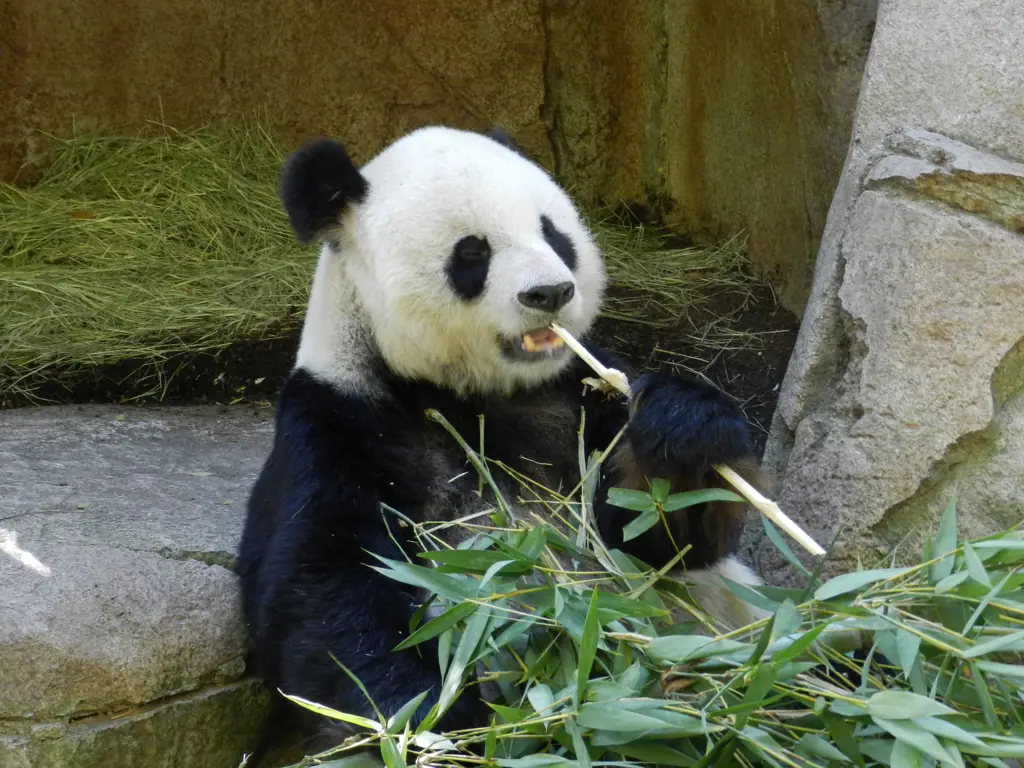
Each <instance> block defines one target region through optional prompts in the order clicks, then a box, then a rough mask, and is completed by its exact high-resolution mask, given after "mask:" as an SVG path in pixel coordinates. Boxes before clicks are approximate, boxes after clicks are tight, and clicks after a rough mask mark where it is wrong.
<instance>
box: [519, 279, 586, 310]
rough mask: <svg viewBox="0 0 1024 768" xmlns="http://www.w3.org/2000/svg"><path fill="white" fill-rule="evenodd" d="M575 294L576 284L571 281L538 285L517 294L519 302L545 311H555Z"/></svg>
mask: <svg viewBox="0 0 1024 768" xmlns="http://www.w3.org/2000/svg"><path fill="white" fill-rule="evenodd" d="M574 295H576V286H575V285H573V284H572V283H558V284H557V285H538V286H535V287H533V288H531V289H530V290H528V291H523V292H522V293H520V294H519V303H520V304H522V305H523V306H524V307H529V308H530V309H541V310H544V311H545V312H557V311H558V310H560V309H561V308H562V307H564V306H565V305H566V304H568V303H569V302H570V301H572V297H573V296H574Z"/></svg>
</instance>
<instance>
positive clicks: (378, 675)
mask: <svg viewBox="0 0 1024 768" xmlns="http://www.w3.org/2000/svg"><path fill="white" fill-rule="evenodd" d="M592 351H593V352H594V354H595V355H596V356H597V357H598V359H600V360H601V361H602V362H603V363H605V364H606V365H611V366H614V367H617V368H619V369H620V370H628V369H626V368H625V366H623V365H622V363H621V361H618V360H615V359H613V358H612V357H611V356H610V355H608V354H606V353H604V352H602V351H600V350H592ZM376 375H377V378H378V383H379V384H380V385H381V387H382V390H383V393H382V394H381V395H379V396H376V397H375V398H373V399H371V398H369V397H365V396H361V395H357V394H345V393H342V392H338V391H336V390H334V389H332V388H331V387H330V386H329V385H327V384H324V383H322V382H319V381H317V380H316V379H315V378H313V377H312V376H311V375H310V374H308V373H306V372H304V371H302V370H297V371H296V372H294V373H293V374H292V375H291V377H290V378H289V380H288V382H287V383H286V384H285V387H284V389H283V391H282V393H281V396H280V398H279V401H278V406H277V408H278V411H277V421H276V436H275V440H274V444H273V448H272V452H271V454H270V457H269V459H268V460H267V462H266V464H265V466H264V467H263V470H262V472H261V474H260V477H259V479H258V480H257V482H256V484H255V487H254V488H253V492H252V495H251V498H250V500H249V508H248V518H247V521H246V526H245V531H244V534H243V537H242V542H241V547H240V555H239V559H238V573H239V575H240V577H241V583H242V592H243V605H244V610H245V614H246V617H247V619H248V626H249V632H250V637H251V642H252V659H253V664H254V667H255V671H256V673H257V674H258V675H259V676H261V677H262V678H263V679H264V680H265V681H266V683H267V684H268V685H269V686H270V687H271V689H278V688H280V689H281V690H282V691H284V692H286V693H290V694H294V695H298V696H301V697H303V698H306V699H311V700H313V701H316V702H318V703H321V704H324V705H327V706H331V707H335V708H340V709H342V710H345V711H348V712H355V713H363V714H366V715H370V713H371V710H370V707H369V705H368V703H367V702H366V701H365V700H364V698H363V696H362V694H361V693H360V692H359V691H358V689H357V688H356V687H355V686H354V685H352V684H351V682H350V681H349V679H348V678H347V677H346V675H345V673H344V672H343V671H342V670H341V669H339V668H338V667H337V665H336V664H335V662H334V661H333V660H332V659H331V657H330V653H333V654H334V655H335V656H336V657H337V659H338V661H340V662H341V663H342V664H344V665H345V666H346V667H348V668H349V669H350V670H351V671H352V672H353V673H355V674H356V675H357V676H358V677H359V678H360V679H361V680H362V682H363V683H364V684H365V685H366V686H367V688H368V690H369V692H370V694H371V695H372V696H373V698H374V700H375V701H376V703H377V705H378V706H379V707H380V709H381V711H382V712H383V713H384V714H385V716H390V715H392V714H394V712H395V711H396V710H397V709H398V708H399V707H401V706H402V705H404V704H405V703H406V702H407V701H408V700H410V699H411V698H413V697H414V696H416V695H418V694H420V693H422V692H423V691H425V690H429V691H430V693H429V694H428V696H427V699H426V700H425V702H424V704H423V708H422V709H421V711H420V712H419V713H418V714H417V716H416V719H415V720H414V723H416V722H418V721H419V719H421V718H422V716H423V715H425V714H426V711H427V710H428V709H429V707H430V706H432V705H433V703H435V702H436V701H437V696H438V694H439V691H440V684H441V679H440V675H439V671H438V669H437V661H436V658H437V656H436V647H435V646H434V645H433V644H431V643H426V644H424V645H423V646H420V647H419V648H414V649H410V650H407V651H403V652H398V653H395V652H393V651H392V648H394V646H395V645H396V644H398V643H399V642H400V641H401V640H402V639H403V638H404V637H405V636H406V633H407V631H408V625H409V620H410V617H411V614H412V612H413V610H414V609H415V603H416V596H415V595H414V593H413V592H412V591H411V590H408V589H406V588H405V587H403V586H402V585H401V584H399V583H397V582H394V581H392V580H390V579H388V578H387V577H385V576H383V575H381V574H379V573H377V572H375V571H373V570H371V569H370V568H369V567H368V566H369V565H370V564H371V563H376V562H377V561H375V560H374V559H373V558H372V557H371V556H370V555H369V554H368V553H367V552H368V551H369V552H375V553H378V554H380V555H383V556H386V557H392V558H397V557H400V556H401V553H400V552H399V551H398V549H397V547H396V544H395V543H394V542H393V541H392V539H391V538H390V537H389V536H388V533H387V530H386V528H385V523H384V519H385V518H384V517H383V514H382V511H381V509H380V504H381V503H382V502H383V503H386V504H387V505H389V506H391V507H394V508H397V509H399V510H401V511H402V512H403V513H405V514H407V515H409V516H411V517H413V518H421V519H422V517H423V516H424V515H426V514H429V512H430V510H429V509H427V508H426V505H427V504H429V503H430V502H429V498H430V492H429V491H428V489H429V488H430V487H431V481H432V480H435V478H433V477H432V476H431V475H432V472H433V467H435V465H434V464H432V463H431V461H430V458H431V456H432V455H434V456H436V454H437V452H439V451H440V452H442V453H444V454H445V456H444V458H445V460H446V461H450V462H453V463H455V464H456V465H457V466H459V467H461V468H464V469H465V470H467V472H466V474H465V476H464V477H462V478H461V479H460V480H457V481H456V482H457V483H459V485H457V486H456V491H455V492H456V494H457V495H459V496H460V497H461V498H464V499H471V498H473V494H474V491H475V489H476V482H477V481H476V476H475V474H474V473H473V472H472V470H471V468H470V466H469V465H468V464H467V463H466V461H465V457H464V455H463V454H462V452H461V450H460V449H459V448H458V446H457V445H456V444H455V443H454V441H451V440H450V439H448V438H447V436H446V435H444V434H443V433H442V432H439V430H441V427H440V426H439V425H437V424H434V423H433V422H429V421H428V420H427V419H426V418H425V416H424V409H426V408H436V409H437V410H439V411H440V412H441V413H442V414H443V415H444V416H445V417H446V418H447V419H448V420H449V421H450V422H451V423H452V424H453V425H454V426H455V428H456V429H457V430H458V431H459V432H460V433H461V434H463V435H466V436H470V435H476V434H477V429H478V414H481V413H482V414H485V425H486V453H487V455H488V457H490V458H493V459H495V460H497V461H501V462H504V463H506V464H507V465H509V466H511V467H513V468H515V469H516V470H518V471H521V472H523V473H524V474H528V475H529V474H531V473H533V472H538V471H544V472H550V473H552V474H553V475H554V476H555V480H554V484H553V485H552V487H554V486H555V485H556V484H557V482H558V481H559V480H561V482H562V486H563V487H572V486H573V485H574V484H575V483H576V482H577V480H578V466H577V464H576V454H575V450H574V448H573V447H572V446H574V445H575V440H576V430H577V429H578V419H579V412H580V408H581V407H583V408H584V409H585V411H586V432H585V435H584V439H585V442H586V444H587V450H588V451H589V450H593V449H595V448H603V447H606V446H607V445H608V444H609V442H610V441H611V440H612V438H613V437H614V436H615V435H616V434H617V433H618V432H619V431H620V430H621V428H622V427H623V426H624V425H625V424H626V421H627V417H628V409H627V407H626V405H625V403H624V402H623V401H622V400H621V399H610V398H607V397H605V396H604V395H603V394H600V393H594V392H591V391H589V390H586V391H584V388H583V386H582V384H581V383H580V380H581V379H582V378H583V377H586V376H591V375H592V373H591V371H590V370H589V369H588V368H586V367H585V366H584V364H583V363H581V362H579V361H578V360H576V361H574V363H573V365H572V366H571V367H570V368H569V369H568V370H567V371H566V372H565V374H564V375H562V376H561V377H559V378H558V379H556V380H555V381H553V382H550V383H549V384H547V385H545V386H543V387H540V388H538V389H534V390H530V391H527V392H521V393H519V394H516V395H513V396H511V397H500V398H475V399H472V400H464V399H460V398H458V397H456V396H455V395H454V394H452V393H450V392H447V391H445V390H442V389H439V388H437V387H435V386H433V385H429V384H426V383H423V382H416V381H408V380H401V379H398V378H396V377H394V376H393V375H391V374H389V373H388V372H387V371H386V370H381V371H379V372H378V373H377V374H376ZM637 384H638V387H639V390H640V392H641V394H642V397H641V398H640V399H639V402H638V405H637V406H636V409H635V413H634V414H633V416H632V422H631V426H630V429H629V431H628V439H629V441H630V442H631V443H632V447H633V450H634V452H635V454H636V455H637V456H639V457H644V460H645V461H649V462H650V466H649V467H648V469H649V470H653V469H659V470H660V469H661V468H663V467H665V468H667V467H668V465H667V464H666V463H665V460H666V459H668V460H679V461H684V462H691V463H692V465H693V466H694V467H696V468H700V467H705V466H706V464H707V462H708V461H709V459H711V458H713V460H716V461H717V460H728V459H731V458H734V457H737V456H739V455H740V454H742V453H743V451H744V450H746V449H745V446H747V445H748V443H747V442H746V440H747V438H746V436H745V433H744V431H743V427H742V426H741V425H740V423H739V422H738V421H737V414H736V411H735V409H733V408H732V407H731V406H730V405H728V403H727V401H725V400H724V398H722V397H721V396H715V395H713V394H711V393H710V392H708V391H707V390H706V388H704V387H702V386H700V385H696V384H692V383H688V382H684V381H682V380H680V379H675V378H668V377H652V376H649V377H642V378H640V379H638V380H637ZM552 424H556V425H558V426H557V427H552ZM553 429H557V430H558V431H557V434H556V433H555V432H553V431H552V430H553ZM439 435H440V436H441V437H443V438H444V440H440V441H439V440H438V436H439ZM431 452H434V453H433V454H431ZM538 462H547V463H548V467H546V468H544V469H538V467H539V466H541V465H540V464H538ZM678 469H679V468H678V467H674V468H673V470H678ZM548 478H549V482H551V480H550V476H548ZM618 480H619V478H618V477H617V476H616V475H615V472H614V471H612V470H608V471H606V472H605V474H604V477H603V478H602V481H601V491H600V497H601V499H600V500H599V503H598V504H597V505H596V508H597V509H596V512H597V514H598V523H599V526H600V527H601V529H602V531H605V532H607V531H609V530H610V529H611V528H614V527H615V526H616V525H617V526H618V527H619V528H621V525H622V524H623V523H625V522H628V521H629V520H630V519H632V518H633V516H635V513H632V512H624V510H620V509H617V508H614V507H609V505H607V504H606V503H604V501H603V497H604V496H606V494H607V489H608V488H609V487H612V486H614V485H616V483H617V482H618ZM510 497H511V496H510ZM686 514H687V515H689V516H691V517H692V518H693V519H694V520H695V521H697V522H695V523H694V525H693V526H692V527H693V530H694V531H695V536H696V540H695V541H693V542H691V543H693V545H694V551H695V552H696V554H693V553H691V555H692V556H691V558H690V560H691V561H692V562H698V561H701V560H702V559H704V560H706V559H708V558H707V557H706V552H708V551H714V552H718V551H720V550H721V546H720V545H721V542H707V541H705V540H704V539H703V538H701V536H702V535H703V534H701V533H700V532H701V531H703V530H704V528H702V527H701V525H699V524H698V523H699V521H701V520H703V517H702V516H704V515H706V514H708V510H702V509H697V508H695V509H693V510H687V511H686ZM392 520H393V518H392ZM705 522H706V521H705ZM704 527H705V528H706V527H707V526H704ZM391 531H392V533H393V534H395V535H396V536H397V535H400V531H401V529H400V528H398V527H397V526H395V525H392V526H391ZM683 533H684V534H685V531H684V532H683ZM611 538H613V539H614V533H613V535H612V537H611ZM618 539H619V540H620V543H621V533H620V535H619V536H618ZM676 543H677V544H678V545H679V546H684V545H685V544H686V543H687V541H686V540H685V539H684V540H682V541H677V542H676ZM403 545H404V544H403ZM621 548H622V549H624V550H625V551H627V552H629V553H630V554H633V555H634V556H636V557H638V558H640V559H642V560H644V561H645V562H648V563H649V564H650V565H652V566H655V567H658V566H661V565H663V564H664V563H665V562H667V559H668V557H666V556H665V553H664V549H663V546H662V545H661V544H660V543H659V542H657V541H656V540H652V539H651V538H650V537H647V538H644V537H641V538H639V539H637V540H634V541H631V542H627V543H626V544H625V545H622V546H621ZM701 548H706V550H705V552H704V553H702V552H701V551H700V550H701ZM410 551H411V550H410ZM672 554H674V551H673V553H672ZM471 690H472V689H471ZM485 712H486V710H485V708H484V705H483V704H482V703H481V702H480V701H479V700H478V699H477V698H475V697H474V696H470V695H463V697H461V698H460V699H459V700H458V701H457V702H456V704H455V705H454V707H453V708H452V709H451V710H450V711H449V714H448V716H447V718H446V720H445V722H443V723H442V724H441V726H440V727H441V728H442V729H445V728H459V727H466V726H472V725H479V724H481V723H482V722H483V718H484V716H485ZM303 716H305V715H303ZM310 717H312V718H313V719H312V720H311V722H313V721H314V720H315V717H313V716H310Z"/></svg>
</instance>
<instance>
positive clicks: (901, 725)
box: [871, 717, 952, 763]
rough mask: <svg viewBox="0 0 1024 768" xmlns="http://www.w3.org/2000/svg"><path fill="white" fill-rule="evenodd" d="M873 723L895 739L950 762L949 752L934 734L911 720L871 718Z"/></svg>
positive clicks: (942, 760)
mask: <svg viewBox="0 0 1024 768" xmlns="http://www.w3.org/2000/svg"><path fill="white" fill-rule="evenodd" d="M871 719H872V720H873V721H874V723H875V725H877V726H878V727H879V728H881V729H883V730H885V731H888V732H889V733H890V734H891V735H892V736H894V737H895V738H896V740H897V741H905V742H906V743H907V744H909V745H910V746H912V747H914V748H915V749H917V750H919V751H921V752H923V753H924V754H926V755H928V756H929V757H931V758H933V759H935V760H938V761H939V762H940V763H949V762H952V758H951V757H950V754H949V752H947V751H946V750H945V748H943V746H942V744H940V743H939V740H938V739H937V738H935V735H934V734H931V733H929V732H928V731H926V730H924V729H923V728H921V727H920V726H919V725H917V724H916V723H915V722H914V721H912V720H887V719H885V718H882V717H872V718H871Z"/></svg>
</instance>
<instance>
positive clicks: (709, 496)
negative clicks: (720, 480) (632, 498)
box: [661, 488, 746, 512]
mask: <svg viewBox="0 0 1024 768" xmlns="http://www.w3.org/2000/svg"><path fill="white" fill-rule="evenodd" d="M710 501H734V502H745V501H746V499H744V498H743V497H742V496H740V495H738V494H735V493H733V492H732V491H727V490H725V489H724V488H705V489H702V490H699V491H680V492H679V493H673V494H672V495H671V496H669V497H668V498H667V499H666V500H665V502H664V503H663V504H662V505H661V508H662V510H664V511H665V512H675V511H677V510H680V509H685V508H686V507H695V506H697V505H698V504H707V503H708V502H710Z"/></svg>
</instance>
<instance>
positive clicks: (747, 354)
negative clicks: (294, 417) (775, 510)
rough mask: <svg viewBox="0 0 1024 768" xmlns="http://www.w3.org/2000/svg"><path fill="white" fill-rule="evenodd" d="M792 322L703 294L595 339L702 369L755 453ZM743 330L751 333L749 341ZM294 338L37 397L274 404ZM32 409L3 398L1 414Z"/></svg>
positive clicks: (629, 353) (64, 379) (122, 368)
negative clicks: (721, 344)
mask: <svg viewBox="0 0 1024 768" xmlns="http://www.w3.org/2000/svg"><path fill="white" fill-rule="evenodd" d="M712 321H714V322H715V323H716V326H717V328H718V329H719V330H720V331H721V330H722V329H727V330H728V331H732V332H736V338H737V339H738V341H737V342H735V343H730V344H729V345H728V346H726V347H725V348H719V349H708V348H706V347H702V346H701V345H700V344H699V343H697V344H695V343H694V341H693V337H694V334H695V333H696V334H698V335H699V333H700V328H701V326H702V324H704V323H705V322H712ZM797 329H798V323H797V320H796V318H795V317H794V316H793V315H792V314H790V313H789V312H787V311H786V310H784V309H782V308H780V307H778V306H777V305H776V303H775V300H774V298H773V296H772V293H771V291H770V290H769V289H767V288H764V287H756V288H755V289H754V290H753V291H752V292H750V293H748V294H738V295H737V294H721V295H718V296H712V297H708V299H707V303H706V305H705V306H704V307H703V308H702V309H701V310H700V311H697V312H694V313H692V314H691V316H690V317H689V318H686V319H680V320H679V321H678V322H677V324H676V327H674V328H670V329H651V328H648V327H646V326H641V325H636V324H632V323H624V322H619V321H614V320H608V319H602V320H600V321H599V322H598V325H597V327H596V329H595V333H596V339H597V340H598V341H599V342H601V343H603V344H604V345H605V346H606V347H608V348H610V349H611V350H613V351H615V352H617V353H619V354H620V355H623V356H625V357H627V358H628V359H629V360H630V361H631V362H632V363H633V364H634V365H636V366H642V367H646V368H652V369H664V368H666V367H675V368H677V369H679V368H680V367H681V366H682V370H681V372H683V373H690V374H693V373H694V372H699V373H700V374H703V375H704V376H705V377H707V378H708V379H709V380H710V381H711V382H712V383H714V384H715V385H716V386H718V387H719V388H721V389H722V390H724V391H725V392H727V393H728V394H730V395H732V396H734V397H736V398H737V399H738V400H739V401H740V403H741V404H742V406H743V409H744V412H745V413H746V415H747V417H748V419H749V420H750V422H751V424H752V426H753V429H754V435H755V440H756V441H757V444H758V448H759V450H760V449H761V448H763V446H764V441H765V439H766V437H767V430H768V427H769V425H770V423H771V417H772V413H773V412H774V409H775V403H776V400H777V398H778V390H779V385H780V384H781V382H782V377H783V375H784V374H785V370H786V364H787V362H788V360H789V356H790V353H791V351H792V349H793V344H794V342H795V341H796V331H797ZM748 334H749V335H748ZM297 344H298V334H297V333H292V334H289V335H287V336H286V337H284V338H280V339H274V340H263V341H241V342H238V343H236V344H233V345H232V346H230V347H228V348H227V349H224V350H222V351H220V352H219V353H216V354H202V355H185V354H182V355H178V356H176V357H175V358H173V359H170V360H168V361H167V363H166V365H165V367H164V371H165V375H164V376H162V377H160V378H158V377H156V376H155V375H154V371H153V368H152V366H147V365H145V364H142V363H140V361H133V360H124V361H121V362H120V363H117V364H116V365H109V366H102V367H97V368H91V369H86V370H79V371H73V372H71V371H63V372H61V371H54V372H53V373H52V375H51V377H50V379H49V380H48V381H47V382H46V383H44V384H43V385H42V386H41V387H40V388H38V389H37V390H36V392H35V394H36V396H37V397H38V398H40V399H41V400H44V401H47V402H51V403H111V402H115V403H116V402H125V403H130V402H135V403H154V402H163V403H165V404H168V405H183V404H196V403H220V404H227V403H238V402H244V403H258V404H269V403H273V401H274V398H275V397H276V394H277V392H278V391H279V390H280V388H281V385H282V383H283V381H284V378H285V376H286V375H287V373H288V370H289V369H290V368H291V365H292V363H293V360H294V355H295V350H296V346H297ZM28 404H29V403H28V402H27V401H25V400H22V399H18V400H14V399H8V400H6V401H5V402H3V403H0V408H11V407H18V406H23V405H28Z"/></svg>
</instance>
